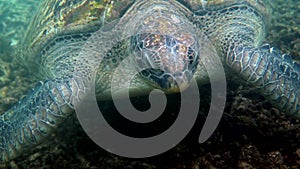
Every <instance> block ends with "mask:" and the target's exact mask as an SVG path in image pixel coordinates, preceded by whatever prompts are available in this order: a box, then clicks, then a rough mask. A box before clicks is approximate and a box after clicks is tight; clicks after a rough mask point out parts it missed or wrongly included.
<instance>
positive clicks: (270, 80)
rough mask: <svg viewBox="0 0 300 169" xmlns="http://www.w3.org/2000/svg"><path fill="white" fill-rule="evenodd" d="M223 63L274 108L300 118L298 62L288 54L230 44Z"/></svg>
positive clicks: (299, 67) (299, 68) (299, 70)
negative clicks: (258, 91)
mask: <svg viewBox="0 0 300 169" xmlns="http://www.w3.org/2000/svg"><path fill="white" fill-rule="evenodd" d="M226 63H227V65H229V66H230V67H231V68H232V69H233V70H234V71H235V72H237V73H239V74H240V75H241V76H242V78H243V79H244V80H246V81H247V83H250V84H252V85H253V87H256V88H258V89H259V90H260V92H261V94H262V95H264V96H265V97H266V98H267V99H269V100H270V101H271V102H272V103H273V104H274V105H275V106H276V107H278V108H280V109H281V110H282V111H284V112H286V113H287V114H291V115H293V116H297V117H300V65H299V64H298V63H296V62H295V61H293V60H292V58H291V57H290V56H289V55H286V54H283V55H282V54H281V53H280V52H279V51H278V50H276V49H274V48H272V47H270V46H269V45H263V46H261V47H259V48H254V47H241V46H236V47H232V48H231V50H230V52H229V53H228V54H227V58H226Z"/></svg>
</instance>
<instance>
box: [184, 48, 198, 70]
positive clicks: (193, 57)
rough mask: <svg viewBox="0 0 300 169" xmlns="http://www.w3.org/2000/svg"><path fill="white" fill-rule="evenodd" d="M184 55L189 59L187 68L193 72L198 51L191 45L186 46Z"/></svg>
mask: <svg viewBox="0 0 300 169" xmlns="http://www.w3.org/2000/svg"><path fill="white" fill-rule="evenodd" d="M186 57H187V59H188V61H189V65H188V67H189V69H190V70H192V71H193V72H195V71H196V68H197V65H198V64H197V63H198V61H199V57H198V53H197V52H196V51H195V50H194V49H192V48H191V47H188V50H187V54H186Z"/></svg>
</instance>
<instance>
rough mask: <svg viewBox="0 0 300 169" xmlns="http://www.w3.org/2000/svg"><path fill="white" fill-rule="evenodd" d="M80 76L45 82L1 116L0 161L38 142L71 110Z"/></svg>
mask: <svg viewBox="0 0 300 169" xmlns="http://www.w3.org/2000/svg"><path fill="white" fill-rule="evenodd" d="M82 84H83V83H82V79H78V78H77V79H76V78H66V79H56V80H51V81H46V82H44V83H41V82H40V83H39V84H37V85H36V86H35V88H34V89H33V91H32V92H31V93H30V94H28V95H27V97H25V98H24V99H22V100H21V101H19V102H18V104H17V105H15V106H14V107H12V108H11V109H10V110H8V111H7V112H5V113H4V114H3V115H1V116H0V161H8V160H10V159H13V158H15V157H16V156H18V155H19V154H21V153H22V152H23V151H26V150H28V149H30V148H32V147H33V146H35V145H37V144H39V143H41V142H42V141H43V140H44V139H45V138H46V137H47V136H49V134H51V133H52V131H53V130H54V129H55V128H57V127H58V126H60V124H61V123H62V122H63V121H64V120H65V119H66V117H67V116H69V115H70V114H72V112H73V102H74V99H76V96H78V93H79V91H80V90H81V88H83V86H82Z"/></svg>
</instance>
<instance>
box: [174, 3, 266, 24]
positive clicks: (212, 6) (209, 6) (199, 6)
mask: <svg viewBox="0 0 300 169" xmlns="http://www.w3.org/2000/svg"><path fill="white" fill-rule="evenodd" d="M180 1H181V2H182V3H183V4H184V5H185V6H186V7H187V8H189V9H190V10H191V11H193V12H197V11H199V10H200V11H202V10H207V11H214V10H219V9H222V8H226V7H230V6H233V5H238V4H247V6H251V7H253V8H254V9H256V11H258V12H259V13H260V15H261V16H262V17H263V19H264V21H265V24H267V25H266V26H268V24H269V22H270V21H269V18H270V17H269V16H270V14H271V1H270V0H180Z"/></svg>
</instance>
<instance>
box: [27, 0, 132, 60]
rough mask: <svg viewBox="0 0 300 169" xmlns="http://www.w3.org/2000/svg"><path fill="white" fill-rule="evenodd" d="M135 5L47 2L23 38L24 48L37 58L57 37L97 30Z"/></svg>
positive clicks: (104, 0)
mask: <svg viewBox="0 0 300 169" xmlns="http://www.w3.org/2000/svg"><path fill="white" fill-rule="evenodd" d="M133 2H134V0H116V1H113V0H61V1H60V0H49V1H44V2H43V3H42V4H41V6H40V8H39V9H38V11H37V13H38V15H36V17H35V18H34V19H33V21H32V23H31V24H30V27H29V29H28V32H27V34H26V37H25V38H24V39H23V43H22V44H23V46H22V49H24V50H28V49H30V50H31V51H30V52H31V54H33V55H35V54H36V52H39V51H40V50H41V48H42V47H43V46H44V45H45V44H46V43H47V42H48V41H49V40H51V39H53V38H54V37H56V36H60V35H66V34H72V33H73V32H76V33H80V32H83V33H84V32H89V31H95V30H97V29H99V27H101V26H102V25H103V24H105V23H107V22H110V21H112V20H114V19H118V18H120V17H121V16H122V15H123V14H124V12H125V11H126V10H127V9H128V8H129V7H130V6H131V5H132V4H133ZM23 52H24V51H23ZM25 53H26V52H25ZM27 53H28V52H27ZM25 57H28V56H25Z"/></svg>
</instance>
